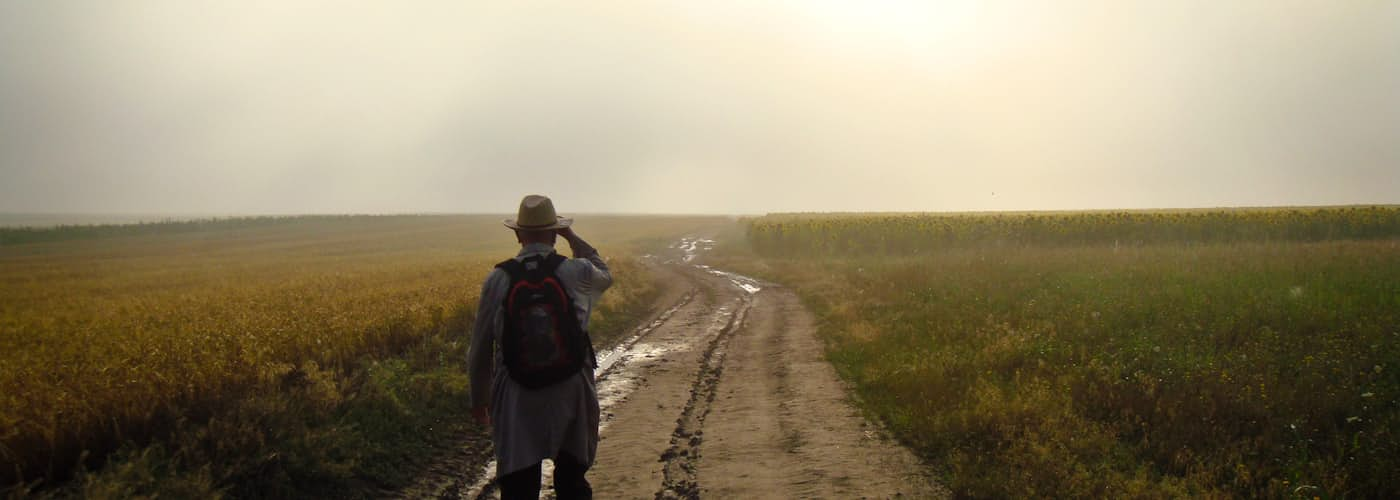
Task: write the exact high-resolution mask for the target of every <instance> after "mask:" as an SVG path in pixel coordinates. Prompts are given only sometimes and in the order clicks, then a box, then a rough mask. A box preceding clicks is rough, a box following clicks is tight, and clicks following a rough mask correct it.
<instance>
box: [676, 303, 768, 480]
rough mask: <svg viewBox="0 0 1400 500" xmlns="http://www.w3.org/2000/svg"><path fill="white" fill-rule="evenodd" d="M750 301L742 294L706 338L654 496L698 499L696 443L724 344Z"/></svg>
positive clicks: (719, 370)
mask: <svg viewBox="0 0 1400 500" xmlns="http://www.w3.org/2000/svg"><path fill="white" fill-rule="evenodd" d="M752 304H753V301H752V300H751V299H750V298H748V297H744V298H743V301H742V304H741V305H740V306H739V308H738V310H737V311H736V312H735V313H734V314H733V315H731V316H730V317H729V324H727V325H725V327H724V329H723V330H721V331H720V332H719V334H718V335H716V336H715V338H714V339H712V340H711V341H710V344H709V346H708V347H707V348H706V349H705V355H704V356H703V357H702V358H701V360H700V367H699V369H698V370H697V372H696V375H695V382H694V383H692V384H691V386H690V401H687V402H686V404H685V409H683V410H682V411H681V416H680V417H679V418H677V419H676V430H675V431H673V432H672V433H671V447H670V448H667V449H666V452H665V453H662V454H661V461H662V463H664V464H665V465H664V466H663V468H662V477H663V480H662V483H661V491H658V492H657V493H656V498H699V496H700V487H699V485H698V483H696V480H695V464H696V461H697V460H699V459H700V443H701V442H702V441H703V439H704V426H705V417H706V416H708V415H709V414H710V405H711V404H712V403H714V400H715V388H716V386H718V385H719V379H720V375H722V374H723V373H724V354H725V346H726V344H727V343H728V340H729V337H730V336H731V335H732V334H733V332H734V330H735V329H737V328H738V327H739V325H741V324H743V322H744V317H745V315H746V314H747V313H748V311H749V308H750V307H751V306H752Z"/></svg>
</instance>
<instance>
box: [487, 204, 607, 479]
mask: <svg viewBox="0 0 1400 500" xmlns="http://www.w3.org/2000/svg"><path fill="white" fill-rule="evenodd" d="M572 223H573V220H571V219H569V218H566V217H559V216H558V215H557V214H556V213H555V212H554V203H553V202H552V201H550V199H549V198H547V197H544V196H539V195H529V196H526V197H525V199H523V200H521V201H520V210H519V212H518V214H517V216H516V218H515V219H512V220H507V221H505V225H506V227H509V228H511V229H514V230H515V237H516V240H517V241H519V242H520V253H519V254H518V255H516V256H515V258H513V259H509V260H506V261H504V262H502V263H500V264H497V265H496V269H495V270H494V271H492V272H491V275H490V276H487V278H486V283H485V284H484V285H482V287H481V303H480V305H479V306H478V308H477V316H476V328H475V331H474V332H473V333H472V345H471V351H470V353H469V354H468V355H467V357H468V362H467V364H468V369H469V371H470V373H471V381H472V415H473V416H474V417H475V418H476V420H477V422H479V423H481V424H482V425H491V426H492V429H491V438H492V440H493V441H494V442H495V446H496V482H497V484H499V485H500V488H501V497H502V498H504V499H507V500H509V499H517V498H528V499H531V500H535V499H537V498H539V491H540V462H541V461H542V460H544V459H546V458H549V459H553V460H554V489H555V492H556V494H557V495H558V497H559V498H561V499H571V498H592V496H593V490H592V488H591V487H590V486H589V484H588V480H587V479H585V478H584V473H585V472H587V471H588V467H589V466H591V465H592V464H593V459H594V456H595V454H596V452H597V449H598V393H597V389H596V388H595V386H594V380H593V369H594V368H595V366H596V365H597V360H596V359H594V352H593V346H592V344H591V342H590V340H589V338H588V333H587V332H588V316H589V313H590V312H592V310H593V307H594V305H596V304H597V303H598V300H599V299H600V298H602V295H603V291H604V290H607V288H608V286H610V285H612V274H610V273H609V272H608V265H607V263H606V262H603V259H602V258H601V257H599V256H598V251H597V250H595V249H594V248H593V247H592V246H589V245H588V243H587V242H585V241H583V239H582V238H579V237H578V235H576V234H574V232H573V230H571V229H570V228H569V226H570V224H572ZM558 236H562V237H564V239H565V240H566V241H568V242H569V248H570V249H571V250H572V251H573V254H574V258H572V259H565V258H564V257H563V256H561V255H559V254H557V253H555V251H554V243H555V240H556V237H558ZM497 347H499V348H497Z"/></svg>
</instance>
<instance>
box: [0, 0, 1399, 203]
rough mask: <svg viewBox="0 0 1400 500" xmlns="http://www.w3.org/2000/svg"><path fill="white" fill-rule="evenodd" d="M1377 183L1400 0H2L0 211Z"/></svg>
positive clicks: (1219, 194)
mask: <svg viewBox="0 0 1400 500" xmlns="http://www.w3.org/2000/svg"><path fill="white" fill-rule="evenodd" d="M532 192H539V193H542V194H548V195H551V196H552V197H554V198H555V200H556V205H558V206H559V208H560V209H561V211H564V212H571V213H572V212H668V213H676V212H708V213H758V212H769V211H799V210H801V211H808V210H842V211H846V210H901V211H903V210H931V211H940V210H1015V209H1069V208H1136V207H1195V206H1239V205H1294V204H1347V203H1400V2H1397V1H1388V2H1381V1H1370V0H1341V1H1316V0H1306V1H1288V0H1263V1H1235V0H1229V1H1219V0H1210V1H1192V0H1186V1H1182V0H1164V1H1160V2H1119V1H1109V0H1104V1H1092V2H1074V1H1053V2H1051V1H1047V2H995V1H993V2H987V1H970V0H969V1H942V2H940V1H927V2H878V1H868V0H866V1H858V0H851V1H848V2H841V1H821V0H800V1H790V2H786V1H772V2H760V1H752V0H750V1H736V2H716V1H699V2H697V1H684V2H660V1H638V2H612V1H597V2H592V1H590V2H574V1H568V2H499V1H495V2H481V3H479V4H471V3H468V2H458V1H451V2H343V1H325V2H310V1H307V2H288V1H266V2H257V1H238V2H233V1H210V2H201V1H188V0H179V1H169V2H154V1H140V0H135V1H123V2H105V1H83V2H68V1H22V0H0V212H127V213H130V212H137V213H206V214H227V213H305V212H315V213H340V212H421V211H433V212H510V211H513V210H514V207H515V204H516V203H517V202H518V201H519V199H520V197H521V196H522V195H524V194H527V193H532Z"/></svg>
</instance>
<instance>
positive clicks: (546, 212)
mask: <svg viewBox="0 0 1400 500" xmlns="http://www.w3.org/2000/svg"><path fill="white" fill-rule="evenodd" d="M573 223H574V220H573V219H570V218H568V217H560V216H559V214H557V213H555V212H554V202H553V201H551V200H550V199H549V197H548V196H540V195H537V194H532V195H529V196H526V197H525V199H522V200H520V210H519V211H518V212H516V214H515V218H514V219H506V220H505V225H506V227H508V228H511V229H515V230H517V231H552V230H555V229H563V228H566V227H569V225H570V224H573Z"/></svg>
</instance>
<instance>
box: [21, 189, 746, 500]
mask: <svg viewBox="0 0 1400 500" xmlns="http://www.w3.org/2000/svg"><path fill="white" fill-rule="evenodd" d="M500 220H501V217H496V216H327V217H295V218H261V219H233V220H220V221H204V222H200V223H168V224H155V225H137V226H116V227H112V226H108V227H100V228H94V227H86V228H84V227H67V228H57V229H50V230H45V231H16V230H4V231H5V232H4V233H3V234H0V283H3V285H2V286H0V398H3V399H0V477H3V478H4V480H5V484H9V485H11V486H12V487H14V488H15V491H17V492H22V491H27V490H37V491H38V492H39V493H44V492H46V491H52V490H51V489H50V488H51V487H52V486H54V484H55V483H62V482H63V480H64V479H65V478H67V477H69V476H70V475H71V474H72V473H73V472H74V471H84V470H85V471H87V472H86V473H83V474H81V476H80V481H70V482H69V484H68V485H67V487H68V488H70V491H71V488H75V487H80V488H86V489H84V490H82V492H84V493H85V494H103V493H104V492H105V493H108V494H113V495H116V496H123V495H126V494H142V493H150V492H156V491H165V492H166V493H167V494H171V492H172V491H174V492H176V493H175V494H179V493H178V492H180V491H185V492H189V493H191V494H197V493H199V492H204V491H209V492H218V491H223V492H230V491H231V492H233V493H235V494H253V495H256V494H259V493H260V492H261V493H269V492H272V493H274V494H275V493H276V492H278V491H281V490H279V489H278V488H286V487H291V486H287V485H288V484H312V485H313V486H312V487H311V489H309V490H306V491H301V490H297V489H295V488H302V487H303V486H295V487H293V488H294V489H292V490H287V491H282V493H297V492H300V493H306V492H315V491H320V490H316V488H323V486H324V488H330V489H329V490H324V491H335V488H336V486H335V484H336V483H337V482H344V481H349V480H365V481H369V482H371V483H383V485H385V486H392V485H393V484H395V482H396V481H397V480H400V479H402V478H399V477H397V476H396V471H394V470H387V471H380V470H377V468H379V467H382V466H383V464H382V462H384V459H385V457H382V456H378V455H374V454H373V450H374V449H376V446H380V445H382V443H373V442H370V443H369V444H365V445H364V446H359V447H360V448H368V449H370V450H371V451H363V450H360V451H356V450H352V449H351V448H353V447H351V446H342V448H344V449H342V450H341V451H334V449H335V448H336V447H335V446H333V445H334V444H335V443H339V442H343V441H345V440H347V439H349V440H352V441H354V440H370V441H373V440H374V439H376V435H375V432H374V430H373V429H372V428H373V427H375V426H376V425H379V424H383V425H386V426H390V427H393V426H394V425H396V424H395V422H394V421H395V420H400V421H403V422H404V423H403V425H411V424H412V423H413V422H416V420H415V419H417V418H420V417H424V415H426V414H435V415H438V416H441V414H450V412H451V411H458V410H460V408H454V407H452V404H453V401H452V400H453V398H456V399H462V398H464V396H465V391H464V390H462V389H463V388H464V387H465V385H464V384H465V377H464V375H463V374H462V373H461V372H462V371H463V366H464V364H465V361H464V358H465V355H464V349H465V342H464V340H465V339H464V335H466V334H468V332H466V328H467V325H469V324H470V321H471V318H472V315H473V312H474V309H475V307H476V303H475V301H476V297H477V294H478V287H479V286H480V283H481V281H482V279H483V278H484V276H485V275H486V273H487V272H489V271H490V269H491V267H492V265H493V264H494V263H495V262H498V261H500V260H502V259H504V258H506V257H509V256H511V255H514V252H515V251H516V250H518V245H516V243H515V241H514V237H513V235H512V234H511V233H510V232H509V231H508V230H507V229H505V228H503V227H502V226H501V224H500ZM723 222H725V221H724V219H719V218H702V217H690V218H687V217H622V216H599V217H581V218H580V219H579V223H578V224H577V226H576V227H577V229H578V232H579V233H580V234H581V235H582V236H584V237H585V238H587V239H588V240H589V241H590V242H591V243H593V244H594V245H595V246H596V247H598V248H599V249H600V250H601V252H602V253H603V255H604V256H605V257H607V258H609V259H610V261H611V265H612V266H613V267H614V271H615V274H616V275H617V284H616V286H615V287H614V288H613V289H612V290H611V291H610V292H609V293H608V294H607V295H606V300H605V301H604V304H603V306H602V307H601V309H600V310H599V311H597V312H596V313H595V317H594V323H593V324H594V328H595V330H596V331H597V333H598V335H597V337H598V338H601V339H606V338H607V337H608V336H609V335H613V334H616V332H618V331H621V330H622V329H624V328H626V327H627V326H628V322H629V321H631V320H632V319H633V318H635V317H636V316H637V315H639V314H642V313H644V312H645V311H644V309H645V308H646V307H648V306H649V305H650V296H649V294H650V293H651V292H652V291H653V288H654V287H653V284H652V283H651V282H650V278H648V277H647V272H646V270H645V269H644V268H643V267H642V266H640V265H639V264H638V263H637V261H636V256H637V255H639V252H640V251H641V250H642V249H645V248H650V247H652V246H655V245H664V243H668V242H669V241H670V240H672V239H673V238H674V237H678V236H679V235H680V234H682V233H684V232H686V231H688V230H694V229H696V228H699V227H703V226H707V225H714V224H718V223H723ZM561 244H562V243H561ZM561 250H563V251H565V252H567V249H561ZM405 360H406V361H405ZM381 375H382V376H381ZM429 375H430V376H429ZM376 377H379V378H376ZM384 377H388V378H387V379H385V380H389V382H391V383H390V387H389V389H395V388H394V387H392V385H393V383H397V382H394V380H396V379H394V377H400V378H403V377H407V378H406V379H405V380H409V379H413V380H412V381H406V382H404V383H411V384H429V385H433V384H435V385H434V387H436V388H432V387H429V388H424V387H418V386H414V387H413V388H412V390H408V391H406V394H397V395H396V394H389V396H391V397H390V399H391V400H394V401H391V402H392V403H395V404H397V405H398V406H402V408H398V410H395V411H397V412H398V413H395V412H394V411H390V412H388V413H384V412H379V413H377V414H375V415H365V414H361V413H363V412H361V413H356V411H358V410H357V408H362V407H365V406H366V403H365V402H364V401H362V400H363V399H365V398H364V397H362V396H364V395H365V394H367V393H368V392H371V391H367V390H366V387H367V384H373V383H375V381H376V380H380V379H382V378H384ZM415 377H417V378H415ZM424 377H427V378H424ZM420 379H421V380H420ZM423 380H428V382H424V381H423ZM380 381H381V382H382V381H383V380H380ZM399 389H403V388H402V387H400V388H399ZM433 391H437V392H436V393H434V392H433ZM391 392H392V391H391ZM425 394H429V395H430V394H438V396H440V397H436V398H434V397H429V396H426V395H425ZM409 396H412V398H410V399H413V401H408V402H404V401H398V399H403V398H406V397H409ZM357 397H359V400H357ZM444 401H446V403H445V402H444ZM464 403H465V401H457V402H456V403H455V404H456V405H458V406H460V405H462V404H464ZM415 404H417V405H419V406H414V405H415ZM442 405H447V407H446V408H440V406H442ZM390 406H391V407H395V406H394V405H390ZM435 412H436V413H435ZM442 412H447V413H442ZM290 414H304V415H306V418H303V419H300V420H297V419H291V420H288V419H289V417H288V415H290ZM367 422H370V423H373V425H369V424H367ZM230 427H232V429H230ZM288 427H304V429H302V430H301V431H289V430H287V428H288ZM318 433H319V434H318ZM321 434H326V435H324V436H323V435H321ZM379 434H381V435H379V436H377V438H378V439H381V440H393V439H398V437H397V435H396V434H395V433H392V432H390V433H387V434H386V433H383V432H380V433H379ZM317 436H320V437H317ZM347 436H350V437H347ZM322 438H324V439H322ZM287 442H294V443H300V444H297V445H296V446H300V447H301V449H300V451H299V452H298V453H300V454H301V455H304V456H298V457H293V458H288V456H289V455H295V453H291V452H288V451H286V450H283V449H281V448H285V447H287V446H291V445H287V444H286V443H287ZM361 444H363V443H361ZM294 447H295V446H294ZM390 448H392V446H390ZM317 449H322V450H331V451H317ZM114 451H116V452H119V453H118V456H119V457H120V458H119V459H118V460H106V459H107V458H108V457H109V456H110V455H109V454H110V453H112V452H114ZM316 453H341V454H342V455H345V454H348V455H350V456H341V457H336V456H315V454H316ZM366 453H368V454H366ZM391 455H392V454H391ZM80 457H82V459H83V460H82V464H81V466H78V461H79V458H80ZM390 458H392V457H390ZM293 462H295V463H293ZM133 464H135V465H133ZM104 465H105V468H104ZM75 467H76V468H75ZM121 467H126V468H125V469H123V468H121ZM133 467H135V469H139V470H133V469H132V468H133ZM390 469H393V467H390ZM148 476H149V477H148ZM142 478H146V479H142ZM308 478H312V479H315V481H311V480H308ZM143 481H144V482H143ZM182 481H184V482H186V483H188V484H187V485H186V486H189V488H192V489H189V490H180V489H179V487H177V486H178V485H179V484H181V482H182ZM316 481H321V482H324V483H327V485H322V486H316V484H317V483H316ZM147 483H149V484H147ZM74 484H77V485H78V486H74ZM84 485H85V486H84ZM143 485H144V486H143ZM172 485H175V486H172ZM230 485H236V488H234V489H233V490H229V489H228V488H229V487H230ZM147 486H149V487H150V488H156V489H142V488H146V487H147ZM172 488H173V489H172ZM324 488H323V489H324Z"/></svg>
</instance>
